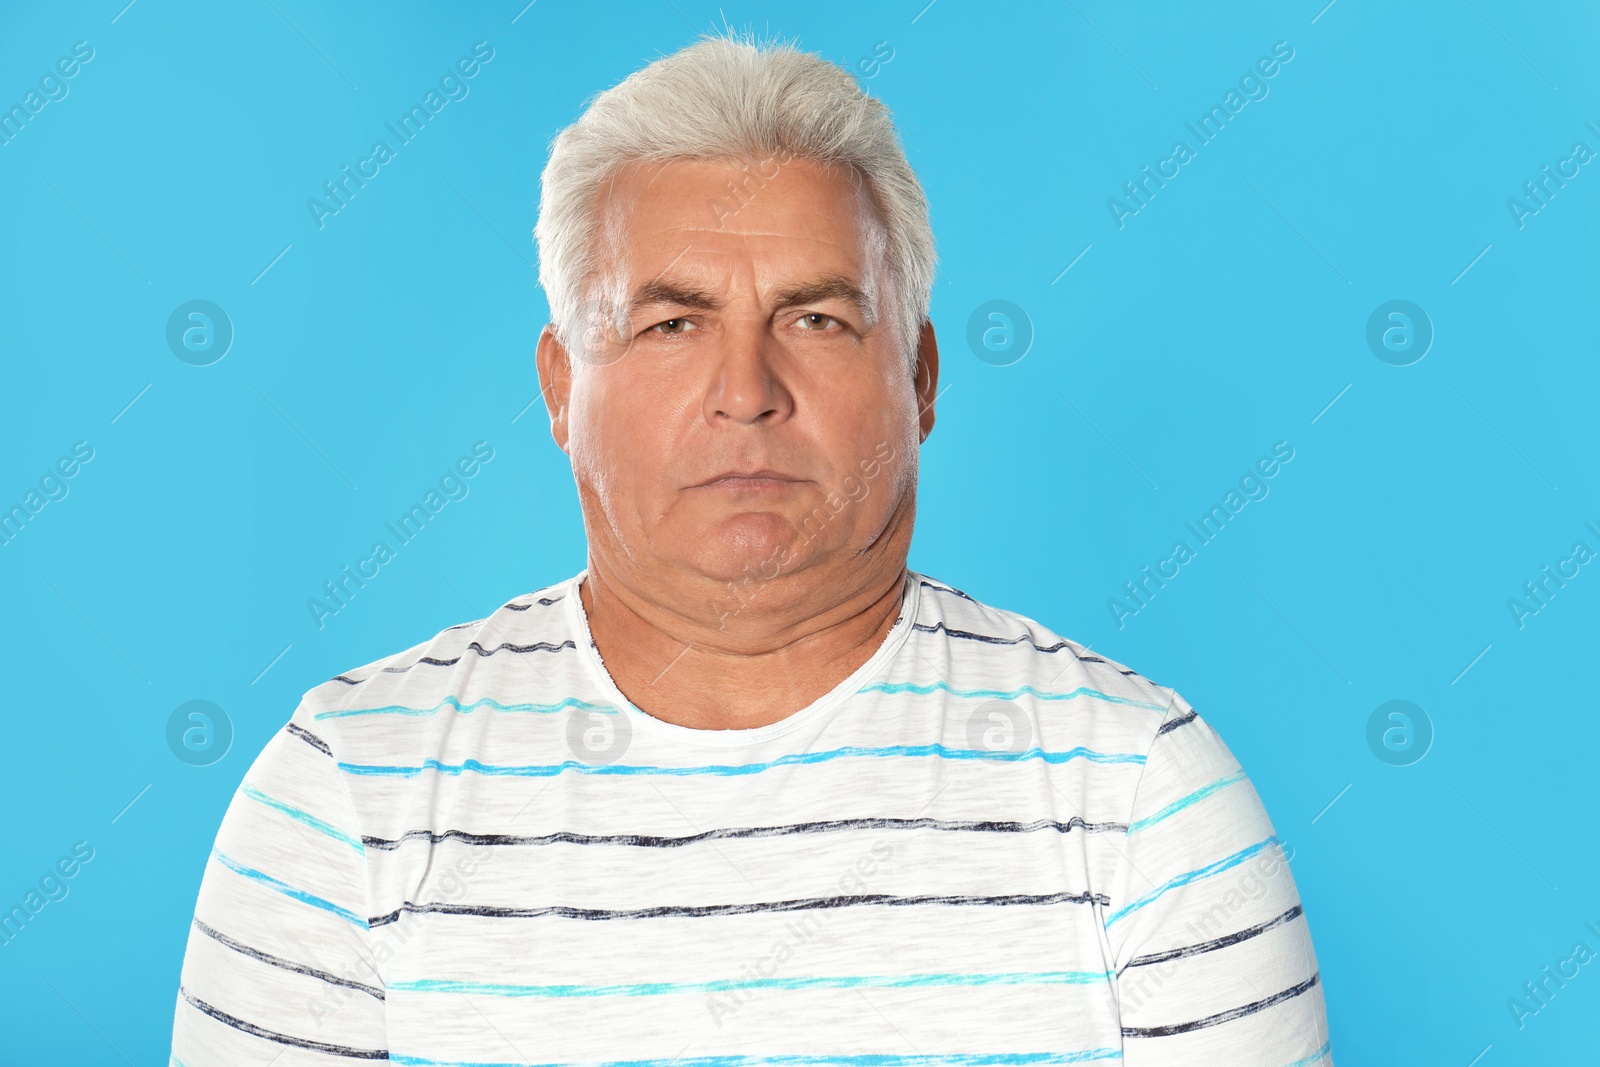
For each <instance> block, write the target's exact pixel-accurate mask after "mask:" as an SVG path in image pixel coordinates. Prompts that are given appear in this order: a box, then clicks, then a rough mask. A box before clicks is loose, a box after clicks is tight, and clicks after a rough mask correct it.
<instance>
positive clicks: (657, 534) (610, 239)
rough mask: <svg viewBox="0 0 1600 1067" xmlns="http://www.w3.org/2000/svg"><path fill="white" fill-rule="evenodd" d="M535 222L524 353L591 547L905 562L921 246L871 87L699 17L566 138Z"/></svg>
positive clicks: (922, 361)
mask: <svg viewBox="0 0 1600 1067" xmlns="http://www.w3.org/2000/svg"><path fill="white" fill-rule="evenodd" d="M536 235H537V238H538V242H539V254H540V281H541V283H542V284H543V286H544V288H545V291H546V293H547V295H548V297H549V300H550V305H551V318H552V322H551V324H550V326H548V327H546V330H545V332H544V334H543V336H541V338H540V343H539V372H540V377H541V380H542V383H543V387H544V391H545V399H546V403H547V405H548V407H549V411H550V417H551V428H552V432H553V434H554V436H555V439H556V441H557V443H558V444H559V445H560V446H561V447H562V448H563V449H564V450H565V451H566V452H567V453H568V454H569V456H570V457H571V459H572V465H573V473H574V476H575V478H576V480H577V484H578V489H579V495H580V500H581V502H582V505H583V511H584V519H585V525H586V529H587V532H588V535H589V543H590V554H591V558H598V559H600V560H602V561H603V563H604V565H605V566H607V567H608V568H609V569H611V570H613V571H616V570H619V569H633V570H635V571H637V572H639V573H660V572H662V571H663V570H666V571H672V570H677V571H679V572H681V574H682V576H683V577H684V578H685V579H687V578H689V577H690V576H697V577H699V578H701V579H704V578H710V579H713V580H715V581H719V582H721V581H739V580H741V579H743V580H745V581H747V582H748V581H749V580H750V579H753V578H761V579H772V578H776V577H779V576H784V575H789V574H793V573H796V572H799V571H803V570H806V569H808V568H813V569H816V568H820V569H821V571H823V572H830V571H837V572H841V573H842V572H844V571H846V570H847V569H848V568H850V567H851V566H855V567H858V568H860V567H866V566H867V565H868V564H870V563H871V562H872V561H873V560H874V559H877V558H880V557H881V558H882V559H883V560H885V561H892V563H893V566H894V569H895V570H896V571H898V568H899V567H900V566H901V565H902V564H903V563H904V554H905V551H906V548H907V547H908V545H909V540H910V533H911V520H912V517H913V515H914V510H915V487H916V472H917V448H918V446H919V445H920V443H921V441H922V440H923V439H924V438H925V437H926V436H927V433H928V431H929V430H930V429H931V428H932V425H933V414H932V400H933V396H934V388H935V382H936V376H937V349H936V347H935V344H934V339H933V331H932V327H931V325H930V324H928V323H927V306H928V299H929V291H930V290H931V283H932V275H933V270H934V253H933V242H932V236H931V231H930V230H929V226H928V217H927V206H926V201H925V200H924V198H923V195H922V191H921V187H920V185H919V184H918V182H917V180H916V177H915V175H914V174H913V173H912V171H911V169H910V167H909V166H908V165H907V163H906V161H905V157H904V155H903V153H902V152H901V150H900V147H899V143H898V139H897V137H896V136H895V132H894V129H893V126H892V125H891V123H890V121H889V117H888V113H887V111H886V109H885V108H884V107H883V105H882V104H881V103H879V102H878V101H877V100H875V99H873V98H872V97H870V96H867V95H866V94H864V93H863V92H862V91H861V90H860V88H859V87H858V86H857V85H856V83H855V81H854V80H853V79H852V78H851V76H850V75H849V74H848V73H846V72H845V71H844V70H842V69H841V68H839V67H837V66H835V65H833V64H830V63H827V62H826V61H824V60H822V59H820V58H818V57H815V56H811V55H807V54H804V53H801V52H798V51H796V50H794V49H792V48H789V47H782V46H778V47H771V46H769V47H762V46H758V45H754V44H747V43H742V42H738V41H735V40H729V39H710V40H706V41H702V42H701V43H699V44H696V45H694V46H691V47H689V48H686V49H684V50H683V51H681V52H678V53H676V54H674V55H671V56H667V57H665V58H663V59H660V60H658V61H656V62H655V63H652V64H650V65H649V66H648V67H645V68H644V69H642V70H640V71H638V72H636V73H635V74H633V75H632V76H630V77H629V78H627V79H626V80H625V81H623V82H622V83H621V84H620V85H618V86H616V87H615V88H613V89H611V90H608V91H607V92H605V93H602V94H600V95H599V96H598V97H596V98H595V100H594V101H593V102H592V104H591V105H590V106H589V108H588V110H587V111H586V112H585V113H584V114H583V116H582V117H581V118H579V120H578V121H577V122H576V123H574V124H573V125H572V126H571V127H569V128H567V129H566V130H564V131H563V132H562V133H561V134H560V136H558V137H557V138H556V140H555V141H554V143H553V145H552V149H551V158H550V162H549V164H548V165H547V167H546V168H545V172H544V176H543V199H542V202H541V206H540V215H539V221H538V226H537V228H536ZM755 474H763V475H764V476H762V477H748V476H749V475H755ZM730 475H731V476H732V477H726V476H730ZM741 476H746V477H741ZM896 554H898V559H895V558H894V557H895V556H896Z"/></svg>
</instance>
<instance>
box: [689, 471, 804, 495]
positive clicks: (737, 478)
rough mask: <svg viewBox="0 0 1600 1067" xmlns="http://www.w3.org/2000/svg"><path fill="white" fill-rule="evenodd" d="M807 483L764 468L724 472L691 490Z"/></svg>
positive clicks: (767, 487)
mask: <svg viewBox="0 0 1600 1067" xmlns="http://www.w3.org/2000/svg"><path fill="white" fill-rule="evenodd" d="M803 481H805V479H804V478H796V477H794V476H793V475H790V474H785V473H783V472H782V471H775V470H771V469H770V468H766V467H763V468H761V469H759V470H750V471H723V472H722V473H721V474H716V475H713V476H712V477H710V478H707V479H706V480H705V481H703V482H698V483H696V484H695V485H692V486H690V487H689V488H691V489H746V490H763V489H769V490H770V489H782V488H785V487H787V486H791V485H798V484H799V483H801V482H803Z"/></svg>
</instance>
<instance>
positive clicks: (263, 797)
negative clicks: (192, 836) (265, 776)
mask: <svg viewBox="0 0 1600 1067" xmlns="http://www.w3.org/2000/svg"><path fill="white" fill-rule="evenodd" d="M239 792H241V793H243V794H244V795H245V796H247V797H249V798H250V799H251V800H254V801H255V802H256V803H258V804H265V805H266V806H267V807H269V808H272V809H274V810H275V811H281V812H282V813H283V814H285V815H287V816H289V818H291V819H293V820H294V821H295V822H298V823H304V824H305V825H306V826H309V827H311V828H312V829H313V830H315V831H317V832H318V833H320V834H326V835H327V836H329V837H331V838H333V839H334V840H335V841H342V842H344V843H345V844H347V845H349V846H350V847H351V848H353V849H355V850H356V851H357V852H359V853H361V854H362V855H363V856H364V855H366V852H367V850H366V847H365V846H364V845H362V844H361V841H360V839H359V838H354V837H351V836H350V835H349V834H347V833H345V832H344V831H343V830H341V829H339V828H338V827H336V826H333V825H331V824H329V823H325V822H323V821H322V820H321V819H319V818H317V817H316V816H315V815H312V814H311V813H310V812H307V811H301V810H300V809H299V808H297V807H295V806H294V805H292V804H286V803H284V802H283V801H281V800H279V799H278V798H277V797H271V796H268V795H267V794H265V793H263V792H262V791H261V790H259V789H257V788H256V787H255V786H253V785H251V784H250V783H249V782H244V783H242V784H241V785H240V786H239Z"/></svg>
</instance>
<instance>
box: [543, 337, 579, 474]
mask: <svg viewBox="0 0 1600 1067" xmlns="http://www.w3.org/2000/svg"><path fill="white" fill-rule="evenodd" d="M534 360H535V362H536V363H537V364H538V367H539V392H540V395H541V396H543V397H544V406H545V410H546V411H547V412H549V414H550V436H551V437H553V438H555V441H556V447H558V448H560V449H561V451H563V452H565V451H566V450H567V402H568V400H569V399H570V398H571V396H572V360H571V359H569V358H568V356H567V349H566V346H565V345H563V344H562V343H561V340H560V339H559V338H558V337H557V336H556V328H555V323H546V324H545V327H544V329H543V330H542V331H541V332H540V333H539V345H538V348H537V349H536V350H535V353H534Z"/></svg>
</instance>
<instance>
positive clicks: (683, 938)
mask: <svg viewBox="0 0 1600 1067" xmlns="http://www.w3.org/2000/svg"><path fill="white" fill-rule="evenodd" d="M583 577H584V575H583V574H582V573H580V574H578V575H576V576H574V577H572V578H569V579H567V580H566V581H564V582H560V583H557V584H555V585H552V586H549V587H547V588H545V589H541V590H539V591H537V592H535V593H532V594H529V595H527V596H523V597H519V598H517V599H515V600H513V601H511V602H509V603H507V604H505V605H504V606H502V607H501V608H500V609H498V610H497V611H495V612H494V613H493V614H492V615H490V616H489V617H488V618H486V619H483V620H481V621H478V622H472V623H465V624H462V625H460V626H453V627H451V628H449V629H447V630H444V631H442V632H440V633H439V634H438V635H436V636H435V637H433V638H432V639H430V640H428V641H426V642H424V643H422V644H419V645H417V646H415V647H413V648H410V649H407V650H406V651H404V652H401V653H398V654H396V655H393V656H390V657H388V658H386V659H383V660H380V661H378V662H376V663H372V664H369V665H368V666H366V667H363V668H360V669H358V670H352V671H350V672H348V673H346V674H343V675H340V676H338V677H336V678H333V679H330V680H329V681H327V682H325V683H323V684H322V685H319V686H317V687H316V688H314V689H312V690H311V691H309V692H308V693H306V694H305V696H304V698H303V699H302V701H301V702H300V704H299V706H298V707H296V708H295V710H294V713H293V715H292V717H291V718H290V720H289V721H288V723H287V724H286V725H285V727H284V728H283V730H282V731H281V732H279V733H278V734H276V735H275V736H274V737H273V739H272V740H271V741H270V742H269V743H268V744H267V746H266V747H265V748H264V750H263V751H262V752H261V754H260V755H259V756H258V757H257V759H256V760H255V762H254V763H253V764H252V765H251V767H250V770H249V772H248V773H247V774H246V775H245V778H244V781H243V783H242V784H241V785H240V787H239V789H238V792H237V793H236V795H235V796H234V798H233V800H232V802H231V803H230V805H229V807H228V810H227V813H226V815H225V817H224V819H223V822H222V826H221V829H220V831H219V832H218V834H217V838H216V844H215V847H214V848H213V850H212V852H211V854H210V858H209V861H208V862H207V865H206V868H205V873H204V877H203V880H202V883H201V888H200V892H199V898H198V902H197V905H196V909H195V919H194V924H193V927H192V929H191V931H190V935H189V943H188V949H187V955H186V957H185V959H184V964H183V972H182V977H181V986H180V989H179V993H178V998H177V1004H176V1013H175V1022H174V1034H173V1047H172V1062H173V1063H174V1064H175V1065H179V1067H243V1065H252V1064H255V1065H267V1064H275V1065H277V1067H297V1065H312V1064H315V1065H331V1064H349V1063H352V1062H355V1061H359V1060H363V1059H365V1060H375V1059H389V1060H395V1061H398V1062H400V1063H406V1064H419V1065H434V1064H462V1065H474V1067H482V1065H489V1064H495V1065H499V1064H550V1065H556V1064H560V1065H569V1064H571V1065H576V1064H588V1065H595V1064H611V1065H621V1064H628V1065H632V1067H654V1065H660V1067H666V1065H668V1064H674V1065H676V1067H744V1065H757V1064H786V1065H812V1064H854V1065H860V1067H867V1065H871V1067H900V1065H907V1067H909V1065H924V1064H927V1065H933V1064H968V1065H979V1064H1032V1063H1077V1062H1093V1061H1114V1060H1121V1061H1123V1062H1125V1063H1127V1064H1128V1065H1130V1067H1177V1065H1180V1064H1196V1065H1199V1064H1208V1065H1209V1064H1218V1063H1227V1064H1230V1065H1235V1067H1247V1065H1259V1067H1310V1065H1312V1064H1317V1065H1327V1067H1331V1064H1332V1062H1333V1060H1332V1056H1331V1053H1330V1046H1329V1040H1328V1031H1327V1022H1326V1018H1325V1012H1324V1003H1323V995H1322V987H1321V985H1320V984H1319V978H1318V971H1317V964H1316V960H1315V956H1314V953H1313V950H1312V943H1311V937H1310V933H1309V931H1308V928H1307V923H1306V916H1305V915H1304V913H1303V911H1302V909H1301V905H1300V900H1299V895H1298V892H1297V890H1296V887H1295V883H1294V878H1293V875H1292V874H1291V872H1290V869H1289V857H1288V856H1286V855H1285V851H1284V848H1283V845H1282V843H1281V842H1280V841H1279V840H1278V839H1277V837H1276V836H1275V834H1274V830H1273V827H1272V824H1271V822H1270V821H1269V819H1268V817H1267V814H1266V812H1265V810H1264V808H1263V806H1262V804H1261V801H1260V799H1259V797H1258V796H1257V794H1256V792H1255V789H1254V788H1253V786H1252V785H1251V783H1250V781H1249V779H1248V778H1247V777H1246V775H1245V774H1244V772H1243V770H1242V769H1241V768H1240V766H1239V764H1238V762H1237V761H1236V760H1235V759H1234V758H1233V756H1232V754H1231V753H1230V752H1229V750H1228V748H1227V747H1226V746H1225V745H1224V744H1223V742H1222V740H1221V739H1220V738H1219V737H1218V735H1217V734H1216V732H1215V731H1214V730H1213V729H1212V728H1211V726H1210V725H1209V724H1208V723H1207V722H1206V721H1205V720H1204V719H1202V718H1201V717H1200V716H1199V715H1198V714H1197V713H1196V712H1195V710H1194V709H1193V708H1192V707H1190V706H1189V705H1188V704H1187V703H1186V702H1185V701H1184V700H1183V698H1182V697H1180V696H1179V695H1178V694H1177V693H1176V692H1174V691H1173V690H1172V689H1169V688H1165V687H1162V686H1158V685H1156V684H1155V683H1153V682H1151V681H1148V680H1147V679H1145V678H1143V677H1141V676H1140V675H1138V674H1136V673H1135V672H1133V671H1131V670H1129V669H1128V668H1126V667H1123V666H1122V665H1120V664H1117V663H1115V662H1112V661H1110V660H1107V659H1105V658H1104V657H1101V656H1098V655H1094V654H1092V653H1090V652H1089V651H1087V650H1086V649H1085V648H1084V647H1083V646H1081V645H1079V644H1077V643H1075V642H1072V641H1070V640H1066V639H1063V638H1061V637H1059V636H1057V635H1056V634H1054V633H1052V632H1051V631H1050V630H1048V629H1046V628H1044V627H1042V626H1041V625H1039V624H1038V623H1036V622H1034V621H1033V620H1031V619H1028V618H1025V617H1023V616H1020V615H1017V614H1014V613H1011V612H1007V611H1003V610H1000V609H997V608H994V607H990V606H988V605H985V604H982V603H979V602H977V601H975V600H974V599H972V598H971V597H969V596H967V595H966V594H964V593H962V592H959V591H957V590H955V589H953V588H951V587H950V586H947V585H945V584H943V583H941V582H938V581H936V580H934V579H931V578H928V577H927V576H925V575H921V574H918V573H916V572H914V571H912V572H908V575H907V579H906V584H905V591H904V599H903V602H902V607H901V612H900V615H899V618H898V619H897V620H896V621H895V623H894V626H893V628H892V629H891V630H890V631H889V633H888V635H887V637H886V638H885V639H884V640H883V643H882V645H881V646H880V647H879V648H878V649H877V651H876V652H875V654H874V655H873V656H872V657H871V659H869V660H868V661H867V662H866V663H865V664H863V665H862V666H861V668H860V669H858V670H857V671H855V672H854V673H853V674H852V675H851V676H850V677H849V678H847V679H845V680H844V681H843V682H841V683H840V684H839V685H838V686H837V687H835V689H834V690H833V691H832V692H830V693H829V694H828V695H826V696H824V697H822V698H821V699H819V700H817V701H815V702H814V703H813V704H811V705H809V706H808V707H806V708H804V709H802V710H800V711H799V712H797V713H795V714H793V715H791V716H789V717H787V718H785V719H782V720H780V721H778V722H776V723H772V724H770V725H767V726H762V727H757V728H754V729H748V730H698V729H693V728H688V727H683V726H678V725H675V724H672V723H668V722H666V721H664V720H661V719H656V718H654V717H652V716H650V715H647V714H645V713H644V712H642V711H640V710H639V709H638V708H636V707H634V706H633V705H632V704H631V703H629V701H628V700H627V699H626V698H625V697H624V696H623V695H622V693H621V692H620V691H618V689H617V687H616V685H615V684H614V683H613V681H612V680H611V678H610V676H609V674H608V673H607V672H606V670H605V667H604V664H603V663H602V661H601V659H600V656H599V653H598V650H597V649H596V648H595V646H594V644H593V641H592V639H591V637H590V634H589V630H588V625H587V620H586V619H585V617H584V611H583V605H582V601H581V598H580V597H579V595H578V583H579V581H580V580H581V579H582V578H583Z"/></svg>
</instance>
